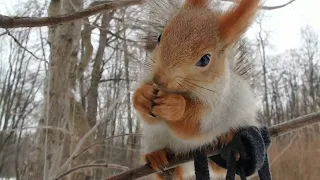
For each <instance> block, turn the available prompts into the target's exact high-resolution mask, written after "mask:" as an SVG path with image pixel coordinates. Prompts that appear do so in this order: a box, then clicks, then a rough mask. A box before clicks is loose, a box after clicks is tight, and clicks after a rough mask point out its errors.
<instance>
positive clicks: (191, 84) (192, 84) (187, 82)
mask: <svg viewBox="0 0 320 180" xmlns="http://www.w3.org/2000/svg"><path fill="white" fill-rule="evenodd" d="M184 82H185V83H186V84H189V85H190V86H194V87H198V88H202V89H205V90H207V91H210V92H212V93H215V94H218V95H220V96H222V97H224V98H225V99H227V100H230V101H231V102H234V103H236V102H237V101H236V100H234V99H231V98H229V97H227V96H225V95H223V94H222V93H219V92H217V91H214V90H212V89H208V88H205V87H202V86H199V85H197V84H194V83H191V82H189V81H186V80H185V81H184ZM197 93H199V92H197ZM199 94H200V95H203V94H201V93H199ZM222 103H224V102H223V101H222ZM224 104H225V105H226V106H227V107H229V105H228V103H224ZM240 109H241V110H242V111H243V112H246V113H248V114H249V115H252V114H251V113H249V112H248V111H247V110H245V109H243V108H240Z"/></svg>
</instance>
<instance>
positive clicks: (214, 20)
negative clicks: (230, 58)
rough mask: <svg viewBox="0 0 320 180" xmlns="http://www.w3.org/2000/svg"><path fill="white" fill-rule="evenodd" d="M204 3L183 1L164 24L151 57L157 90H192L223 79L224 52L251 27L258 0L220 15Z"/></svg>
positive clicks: (243, 0)
mask: <svg viewBox="0 0 320 180" xmlns="http://www.w3.org/2000/svg"><path fill="white" fill-rule="evenodd" d="M207 4H208V2H207V0H187V1H186V2H185V4H184V8H183V9H182V10H181V11H180V12H178V13H177V14H176V15H175V16H174V17H173V18H172V19H171V20H169V22H168V23H167V24H166V25H165V27H164V29H163V31H162V33H161V35H160V36H159V38H158V44H157V46H156V48H155V49H154V51H153V55H152V58H151V59H152V60H153V62H154V65H153V69H152V73H153V75H152V78H153V82H154V83H155V84H156V85H158V87H159V88H160V89H163V90H167V91H172V92H188V91H196V90H197V89H199V88H201V87H203V88H206V87H208V86H209V85H210V84H212V83H214V81H215V80H216V79H217V78H219V77H222V76H224V75H225V73H226V70H227V67H228V66H227V64H226V63H227V60H226V53H227V50H228V48H229V47H230V46H232V45H233V44H234V43H235V42H236V41H238V40H239V39H240V37H241V36H242V35H243V34H244V33H245V31H246V29H247V27H248V26H249V25H250V24H251V22H252V20H253V17H254V16H255V14H256V11H257V9H258V6H259V0H241V1H239V2H238V4H237V5H236V6H235V7H234V8H233V9H231V10H229V11H227V12H224V13H220V14H218V13H216V12H213V11H212V10H210V9H209V8H208V7H207Z"/></svg>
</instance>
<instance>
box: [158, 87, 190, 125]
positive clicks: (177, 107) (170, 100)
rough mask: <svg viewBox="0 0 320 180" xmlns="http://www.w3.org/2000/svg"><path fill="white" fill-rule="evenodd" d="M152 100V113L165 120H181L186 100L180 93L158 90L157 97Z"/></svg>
mask: <svg viewBox="0 0 320 180" xmlns="http://www.w3.org/2000/svg"><path fill="white" fill-rule="evenodd" d="M153 102H154V103H155V105H154V106H153V108H152V113H153V114H154V115H156V116H158V117H160V118H163V119H165V120H167V121H179V120H181V118H182V116H183V114H184V112H185V108H186V100H185V98H184V97H183V96H182V95H179V94H171V93H165V92H163V91H159V92H158V94H157V98H155V99H154V100H153Z"/></svg>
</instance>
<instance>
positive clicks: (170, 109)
mask: <svg viewBox="0 0 320 180" xmlns="http://www.w3.org/2000/svg"><path fill="white" fill-rule="evenodd" d="M258 9H259V0H238V1H237V3H236V6H235V7H233V8H232V9H231V10H229V11H227V12H223V13H217V12H214V11H213V10H210V9H209V7H208V1H207V0H186V2H185V3H184V6H183V7H182V8H181V9H180V10H179V11H178V12H175V13H174V14H173V16H172V17H171V18H170V20H169V21H168V22H166V24H165V27H164V29H163V31H162V33H161V36H159V39H158V41H159V42H158V44H157V46H156V47H155V49H154V50H153V52H152V55H151V58H150V64H152V67H151V73H149V74H147V75H146V76H144V77H143V79H142V80H141V82H140V84H139V87H138V88H137V89H136V90H135V92H134V94H133V106H134V108H135V110H136V111H137V114H138V116H139V119H141V121H142V122H143V138H144V139H143V142H144V148H145V155H144V157H145V160H146V161H148V162H149V163H150V164H151V166H152V168H153V169H154V170H155V171H158V170H159V169H160V168H162V167H164V166H166V165H167V164H168V160H167V156H166V155H167V152H168V151H171V152H173V153H174V154H183V153H187V152H190V151H191V150H194V149H196V148H198V147H200V146H202V145H206V144H210V143H212V142H214V141H216V140H217V139H218V141H220V143H222V144H227V143H228V142H230V141H231V140H232V137H233V135H234V132H235V131H236V130H237V128H239V127H243V126H259V124H258V122H257V121H256V115H257V111H258V106H257V104H256V100H255V96H254V93H253V92H252V90H251V89H250V85H249V84H248V83H247V82H246V81H245V80H244V79H243V78H242V77H241V76H240V75H238V74H237V73H235V72H234V71H233V70H232V68H230V62H229V61H228V60H227V56H228V53H229V51H230V49H231V47H232V45H233V44H235V43H236V42H237V41H238V40H239V39H240V38H241V36H242V35H243V34H244V33H245V32H246V30H247V28H248V27H249V26H250V24H251V23H252V22H253V20H254V17H255V15H256V13H257V11H258ZM227 132H228V133H227ZM225 133H227V134H225ZM209 164H210V166H211V167H212V169H211V170H213V172H218V171H221V169H219V168H218V167H217V165H215V164H214V163H213V162H212V161H210V163H209ZM190 165H193V164H192V163H191V164H190V163H189V166H190ZM189 166H188V164H185V165H181V166H180V167H177V168H176V171H175V174H174V177H173V179H183V178H185V177H187V176H189V175H192V174H193V173H192V172H193V171H190V170H192V169H188V168H189ZM157 177H158V178H159V179H162V178H161V177H160V176H159V175H158V176H157Z"/></svg>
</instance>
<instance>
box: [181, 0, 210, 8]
mask: <svg viewBox="0 0 320 180" xmlns="http://www.w3.org/2000/svg"><path fill="white" fill-rule="evenodd" d="M207 5H208V0H186V2H185V4H184V8H190V7H202V8H205V7H207Z"/></svg>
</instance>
